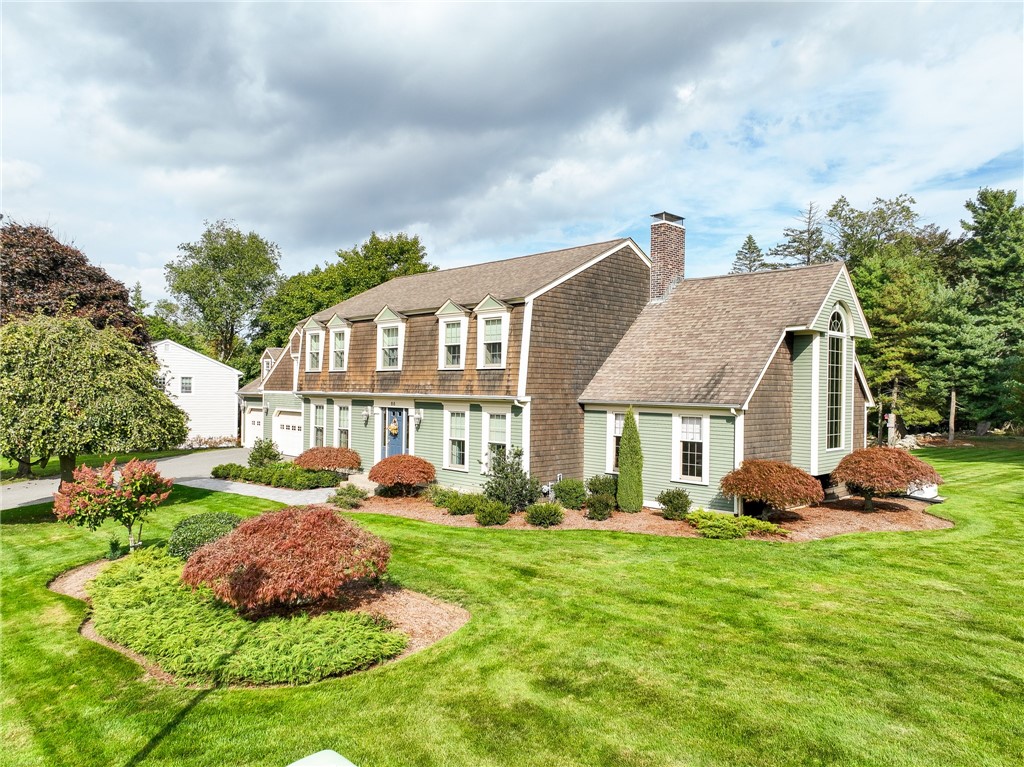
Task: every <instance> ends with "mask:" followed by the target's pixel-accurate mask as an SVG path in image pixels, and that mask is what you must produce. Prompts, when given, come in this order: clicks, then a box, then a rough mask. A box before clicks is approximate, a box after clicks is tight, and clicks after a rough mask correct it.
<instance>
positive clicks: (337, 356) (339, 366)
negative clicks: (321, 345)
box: [331, 330, 348, 370]
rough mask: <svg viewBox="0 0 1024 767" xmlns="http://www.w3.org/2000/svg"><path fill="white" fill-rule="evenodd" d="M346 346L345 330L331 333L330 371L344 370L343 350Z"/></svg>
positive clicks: (346, 332) (346, 335)
mask: <svg viewBox="0 0 1024 767" xmlns="http://www.w3.org/2000/svg"><path fill="white" fill-rule="evenodd" d="M347 346H348V331H347V330H332V331H331V370H344V369H345V361H346V360H345V348H346V347H347Z"/></svg>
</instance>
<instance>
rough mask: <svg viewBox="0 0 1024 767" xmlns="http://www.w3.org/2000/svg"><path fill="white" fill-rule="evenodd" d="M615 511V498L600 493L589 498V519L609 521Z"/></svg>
mask: <svg viewBox="0 0 1024 767" xmlns="http://www.w3.org/2000/svg"><path fill="white" fill-rule="evenodd" d="M614 510H615V496H614V495H610V494H608V493H598V494H597V495H591V496H589V497H588V498H587V519H596V520H604V519H608V517H610V516H611V515H612V512H613V511H614Z"/></svg>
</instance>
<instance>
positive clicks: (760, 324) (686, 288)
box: [579, 262, 867, 408]
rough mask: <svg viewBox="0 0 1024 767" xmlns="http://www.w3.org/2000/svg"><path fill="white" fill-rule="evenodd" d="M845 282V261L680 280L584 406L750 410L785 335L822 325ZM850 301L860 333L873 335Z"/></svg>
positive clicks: (625, 342) (590, 390) (634, 330)
mask: <svg viewBox="0 0 1024 767" xmlns="http://www.w3.org/2000/svg"><path fill="white" fill-rule="evenodd" d="M848 284H849V275H848V273H847V271H846V266H845V264H843V263H841V262H833V263H828V264H821V265H818V266H808V267H801V268H796V269H779V270H776V271H767V272H754V273H750V274H732V275H724V276H721V277H705V278H699V279H686V280H682V281H681V282H680V283H679V284H677V285H676V286H675V287H674V288H673V290H672V291H671V293H669V295H668V297H667V298H665V300H663V301H660V302H652V303H650V304H648V305H647V306H646V307H645V308H644V310H643V311H642V312H641V313H640V316H639V317H637V319H636V321H635V322H634V323H633V325H632V327H630V329H629V330H628V331H627V332H626V335H625V336H623V337H622V340H621V341H619V343H618V345H617V346H616V347H615V350H614V351H613V352H612V353H611V355H610V356H609V357H608V359H607V360H606V361H605V363H604V365H602V366H601V369H600V370H599V371H598V372H597V374H596V375H595V376H594V378H593V379H592V380H591V382H590V384H589V385H588V386H587V388H586V389H585V390H584V392H583V394H582V395H581V396H580V399H579V401H580V402H591V403H599V402H600V403H637V404H641V403H646V404H662V405H672V404H675V405H718V406H731V407H737V408H739V407H743V406H744V405H745V403H746V402H747V399H748V397H749V396H750V394H751V393H752V392H753V390H754V387H755V386H756V385H757V382H758V380H759V379H760V376H761V374H762V371H763V370H764V369H765V367H766V366H767V365H768V363H769V362H770V361H771V358H772V356H773V355H774V353H775V351H776V349H777V348H778V346H779V343H780V341H781V339H782V338H783V336H784V335H785V333H786V331H787V330H811V329H816V323H817V322H820V317H821V315H822V313H823V311H825V308H826V302H827V301H828V299H829V297H830V295H831V296H836V295H840V296H845V295H846V294H847V291H846V290H845V286H847V285H848ZM850 295H852V293H851V294H850ZM852 303H853V304H854V305H853V306H847V307H846V308H847V310H848V312H849V314H850V316H851V317H852V318H853V323H852V324H853V329H852V330H853V335H855V336H859V337H867V324H866V323H865V322H864V321H863V313H862V312H861V310H860V306H859V305H857V304H856V298H855V297H854V298H853V301H852ZM829 308H830V306H829ZM825 316H826V317H827V316H828V314H827V313H826V314H825Z"/></svg>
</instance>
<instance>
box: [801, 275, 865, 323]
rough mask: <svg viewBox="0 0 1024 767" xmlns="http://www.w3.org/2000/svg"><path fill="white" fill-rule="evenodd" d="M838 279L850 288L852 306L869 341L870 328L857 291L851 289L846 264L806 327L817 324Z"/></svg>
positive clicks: (851, 282) (851, 283)
mask: <svg viewBox="0 0 1024 767" xmlns="http://www.w3.org/2000/svg"><path fill="white" fill-rule="evenodd" d="M840 278H843V279H845V280H846V285H847V287H849V288H850V295H851V296H853V303H854V306H856V308H857V316H858V317H860V321H861V323H862V324H863V325H864V332H865V333H866V334H867V335H866V336H865V338H867V339H869V340H870V338H871V328H870V327H868V318H867V317H865V316H864V309H863V308H862V307H861V305H860V299H859V298H858V297H857V291H856V290H854V289H853V280H851V279H850V273H849V272H848V271H847V270H846V264H843V266H842V268H841V269H840V270H839V274H837V275H836V278H835V279H834V280H832V285H831V287H829V289H828V292H827V293H826V294H825V297H824V298H823V299H822V301H821V306H819V307H818V311H817V312H815V313H814V317H813V318H812V319H811V324H810V325H809V326H808V327H812V328H813V327H814V326H815V325H817V324H818V318H819V317H821V313H822V312H823V311H825V307H826V305H827V304H828V298H829V296H831V295H832V291H833V290H835V287H836V285H837V284H838V283H839V280H840ZM833 303H834V302H833ZM851 331H852V328H851ZM849 335H851V336H852V335H853V333H852V332H851V333H850V334H849Z"/></svg>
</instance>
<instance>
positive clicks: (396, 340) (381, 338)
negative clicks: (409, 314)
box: [374, 306, 405, 371]
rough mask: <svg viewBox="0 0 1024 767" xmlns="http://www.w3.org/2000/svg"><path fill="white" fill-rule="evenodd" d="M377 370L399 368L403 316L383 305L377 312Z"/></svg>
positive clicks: (400, 362) (403, 341) (403, 330)
mask: <svg viewBox="0 0 1024 767" xmlns="http://www.w3.org/2000/svg"><path fill="white" fill-rule="evenodd" d="M374 322H375V323H376V325H377V370H380V371H387V370H401V369H402V346H403V344H404V343H405V317H404V316H402V315H401V314H398V313H396V312H393V311H391V309H390V308H389V307H387V306H385V307H384V308H383V309H381V310H380V313H379V314H377V316H376V318H375V319H374Z"/></svg>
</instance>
